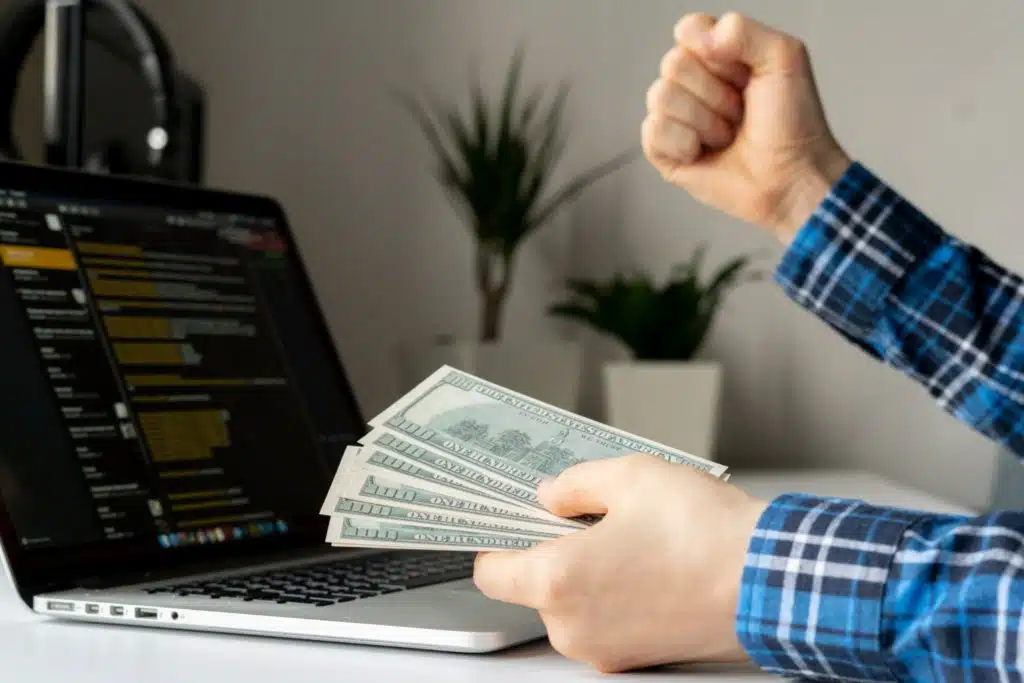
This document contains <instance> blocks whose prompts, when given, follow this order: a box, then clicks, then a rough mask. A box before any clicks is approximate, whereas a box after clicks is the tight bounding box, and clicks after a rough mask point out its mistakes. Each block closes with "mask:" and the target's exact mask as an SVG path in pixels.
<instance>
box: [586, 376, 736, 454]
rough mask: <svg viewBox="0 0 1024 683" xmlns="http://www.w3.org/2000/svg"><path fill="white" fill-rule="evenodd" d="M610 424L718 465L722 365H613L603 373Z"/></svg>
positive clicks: (606, 417)
mask: <svg viewBox="0 0 1024 683" xmlns="http://www.w3.org/2000/svg"><path fill="white" fill-rule="evenodd" d="M603 380H604V392H603V394H604V409H605V419H606V420H607V421H608V424H610V425H612V426H614V427H618V428H619V429H625V430H626V431H628V432H632V433H633V434H636V435H637V436H643V437H646V438H648V439H652V440H654V441H658V442H660V443H663V444H665V445H666V446H672V447H673V448H677V449H679V450H681V451H684V452H686V453H689V454H690V455H696V456H698V457H701V458H707V459H708V460H714V459H715V445H716V443H715V442H716V438H717V428H718V411H719V402H720V399H721V394H722V367H721V365H720V364H718V363H713V362H709V363H696V362H693V363H689V362H687V363H677V362H671V361H664V362H661V361H650V362H636V361H625V362H613V363H607V364H605V365H604V367H603Z"/></svg>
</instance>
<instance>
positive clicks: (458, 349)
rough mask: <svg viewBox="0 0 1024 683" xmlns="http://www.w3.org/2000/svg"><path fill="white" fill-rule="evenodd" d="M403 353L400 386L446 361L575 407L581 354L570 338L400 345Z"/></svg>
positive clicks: (515, 388)
mask: <svg viewBox="0 0 1024 683" xmlns="http://www.w3.org/2000/svg"><path fill="white" fill-rule="evenodd" d="M403 356H404V358H403V373H402V377H403V382H404V385H405V387H406V388H412V387H414V386H415V385H416V384H417V383H419V382H420V381H421V380H422V379H423V378H424V377H427V376H428V375H429V374H430V373H432V372H434V371H435V370H437V369H438V368H439V367H441V366H442V365H450V366H452V367H453V368H457V369H459V370H463V371H465V372H468V373H470V374H473V375H476V376H477V377H480V378H482V379H486V380H488V381H491V382H494V383H495V384H500V385H501V386H503V387H507V388H509V389H512V390H513V391H518V392H519V393H522V394H526V395H527V396H530V397H532V398H536V399H538V400H540V401H544V402H546V403H550V404H551V405H554V406H558V407H559V408H564V409H566V410H572V411H576V410H577V404H578V403H579V393H580V373H581V368H582V364H583V363H582V360H583V353H582V349H581V347H580V346H579V345H578V344H576V343H574V342H564V341H550V342H549V341H544V342H519V341H515V342H497V343H480V342H475V341H456V342H453V343H451V344H437V345H432V346H424V347H418V348H411V349H406V350H405V352H404V353H403Z"/></svg>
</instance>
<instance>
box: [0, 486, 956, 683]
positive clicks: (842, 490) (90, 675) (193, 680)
mask: <svg viewBox="0 0 1024 683" xmlns="http://www.w3.org/2000/svg"><path fill="white" fill-rule="evenodd" d="M732 481H733V483H735V484H738V485H739V486H741V487H742V488H744V489H746V490H748V491H750V492H751V493H753V494H755V495H759V496H762V497H772V496H775V495H777V494H779V493H783V492H787V491H804V492H808V493H815V494H820V495H829V496H843V497H851V498H861V499H866V500H869V501H870V502H873V503H877V504H880V505H895V506H901V507H909V508H914V509H922V510H929V511H934V512H951V513H970V512H971V511H969V510H964V509H963V508H961V507H958V506H955V505H951V504H949V503H947V502H944V501H942V500H938V499H936V498H934V497H932V496H929V495H927V494H924V493H921V492H919V491H915V490H913V489H909V488H906V487H903V486H897V485H894V484H892V483H890V482H887V481H886V480H884V479H880V478H878V477H875V476H872V475H868V474H862V473H847V472H832V473H820V472H789V473H781V472H780V473H774V474H764V473H757V474H753V473H746V474H744V473H740V472H737V473H736V474H735V475H734V476H733V478H732ZM0 578H2V579H4V580H3V581H0V590H3V591H8V584H7V582H6V577H0ZM8 592H9V591H8ZM0 671H2V673H0V679H2V680H3V681H11V683H66V681H75V682H76V683H135V682H136V681H138V682H140V683H142V682H144V683H233V682H236V681H237V682H238V683H282V682H288V683H300V682H305V681H316V682H318V683H320V682H327V681H329V682H330V683H335V682H337V683H370V682H374V683H388V682H390V681H402V682H403V683H404V682H406V681H408V682H409V683H419V682H421V681H443V682H444V683H460V682H462V681H474V682H477V681H487V683H505V682H509V683H511V682H513V681H515V682H516V683H519V682H523V681H527V680H529V681H531V683H537V682H541V681H553V682H554V681H557V682H558V683H570V682H571V681H591V680H606V679H607V678H608V677H607V676H603V675H601V674H599V673H597V672H595V671H593V670H592V669H589V668H588V667H586V666H584V665H581V664H577V663H575V662H571V661H568V660H566V659H564V658H563V657H561V656H560V655H558V653H556V652H554V651H553V650H552V649H551V648H550V647H549V646H548V645H547V643H546V642H544V641H541V642H538V643H535V644H532V645H526V646H523V647H520V648H515V649H513V650H508V651H505V652H499V653H495V654H489V655H457V654H444V653H431V652H416V651H412V650H398V649H390V648H379V647H365V646H347V645H334V644H323V643H305V642H297V641H285V640H278V639H271V638H258V637H237V636H224V635H212V634H195V633H185V632H174V631H164V630H156V629H146V628H133V627H125V626H100V625H92V624H74V623H61V622H57V621H55V620H51V619H48V618H44V617H39V616H37V615H34V614H32V613H31V612H29V611H28V609H27V608H25V607H24V606H23V605H22V604H20V603H19V602H18V601H17V600H16V598H15V597H14V596H12V595H9V594H4V593H0ZM627 675H628V676H629V677H631V678H633V677H635V678H640V679H643V680H650V679H657V680H685V681H712V680H713V681H770V680H778V679H775V678H773V677H770V676H768V675H765V674H761V673H760V672H758V671H757V670H755V669H753V668H752V667H749V666H738V667H710V666H709V667H678V668H665V669H659V670H657V671H653V672H647V671H645V672H640V673H636V674H627Z"/></svg>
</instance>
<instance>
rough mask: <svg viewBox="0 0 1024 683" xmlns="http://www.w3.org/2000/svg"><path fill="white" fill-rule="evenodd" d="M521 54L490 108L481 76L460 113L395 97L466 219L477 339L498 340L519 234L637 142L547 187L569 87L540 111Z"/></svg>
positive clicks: (539, 92)
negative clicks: (523, 89)
mask: <svg viewBox="0 0 1024 683" xmlns="http://www.w3.org/2000/svg"><path fill="white" fill-rule="evenodd" d="M522 62H523V56H522V49H521V48H520V49H519V50H517V51H516V53H515V55H514V56H513V58H512V62H511V66H510V68H509V70H508V74H507V77H506V79H505V84H504V89H503V94H502V97H501V100H500V101H499V102H498V105H497V107H496V108H497V112H496V114H495V113H494V112H493V111H492V110H493V108H494V107H493V106H492V104H491V103H490V102H489V101H488V99H487V98H486V97H485V96H484V94H483V89H482V87H481V85H480V82H479V78H477V79H476V81H475V82H474V83H473V85H472V92H471V108H470V114H469V115H468V116H467V117H465V118H463V116H462V115H461V114H460V113H459V110H458V108H457V107H445V106H442V105H440V104H438V103H436V102H434V103H433V105H432V106H431V107H428V106H426V105H424V104H423V103H421V102H420V101H419V100H418V99H417V98H415V97H412V96H409V95H408V94H403V95H402V98H401V99H402V102H403V104H404V105H405V107H406V108H407V109H408V110H409V112H410V113H411V114H412V116H413V118H414V119H415V121H416V122H417V123H418V125H419V127H420V128H421V130H422V132H423V134H424V135H425V136H426V138H427V140H428V141H429V143H430V146H431V148H432V149H433V152H434V154H435V155H436V156H437V160H438V168H437V179H438V181H439V182H440V184H441V186H442V187H443V188H444V189H445V191H446V193H447V194H448V195H449V197H450V198H452V199H453V200H454V203H455V204H456V205H457V206H458V208H460V209H461V210H462V211H463V212H464V213H466V214H468V219H469V222H471V224H472V228H473V234H474V236H475V238H476V283H477V288H478V289H479V292H480V295H481V299H482V311H481V314H482V315H481V328H480V339H481V341H494V340H497V339H498V338H499V336H500V334H501V322H502V314H503V309H504V304H505V301H506V300H507V297H508V294H509V288H510V287H511V284H512V273H513V271H514V267H515V256H516V253H517V250H518V249H519V247H520V246H521V244H522V243H523V240H525V239H526V238H527V237H529V236H530V235H531V234H533V233H534V232H535V231H536V230H537V228H539V227H540V226H542V225H544V224H545V223H547V222H548V221H550V220H551V219H552V218H553V217H554V216H555V215H556V213H557V211H558V210H559V209H560V208H562V207H563V206H565V205H566V204H567V203H568V202H570V201H571V200H573V199H575V198H576V197H577V196H578V195H579V194H580V193H582V192H583V191H584V190H585V189H587V188H588V187H589V186H590V185H592V184H593V183H594V182H595V181H597V180H598V179H600V178H602V177H604V176H606V175H608V174H609V173H611V172H613V171H615V170H616V169H618V168H620V167H621V166H623V165H624V164H625V163H627V162H628V161H629V160H631V158H633V157H634V156H636V155H637V150H633V151H629V152H625V153H623V154H620V155H618V156H616V157H614V158H613V159H611V160H609V161H606V162H605V163H603V164H600V165H598V166H596V167H594V168H591V169H590V170H588V171H586V172H585V173H582V174H580V175H578V176H576V177H575V178H573V179H572V180H570V181H569V182H567V183H566V184H565V185H563V186H562V187H560V188H559V189H558V190H554V191H552V190H549V184H550V182H551V178H552V174H553V172H554V169H555V166H556V165H557V163H558V161H559V160H560V158H561V157H562V154H563V152H564V150H565V144H566V135H565V132H564V130H563V116H564V108H565V102H566V99H567V97H568V91H569V89H568V86H567V85H566V84H565V83H564V82H563V83H562V85H561V86H560V87H559V89H558V91H557V93H556V94H555V96H554V98H553V99H552V101H551V102H550V104H549V105H548V106H547V107H546V109H544V111H543V112H542V104H541V103H542V100H543V99H544V90H543V88H537V89H535V90H533V91H532V92H531V93H530V94H529V95H528V96H527V97H525V98H524V99H522V101H520V80H521V71H522ZM429 109H433V110H434V111H433V115H431V112H430V111H429ZM446 138H447V139H446Z"/></svg>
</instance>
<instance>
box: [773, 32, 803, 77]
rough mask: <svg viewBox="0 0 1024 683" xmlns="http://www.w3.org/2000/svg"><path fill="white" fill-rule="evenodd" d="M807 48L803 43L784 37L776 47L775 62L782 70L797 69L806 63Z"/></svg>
mask: <svg viewBox="0 0 1024 683" xmlns="http://www.w3.org/2000/svg"><path fill="white" fill-rule="evenodd" d="M807 59H808V57H807V46H806V45H805V44H804V43H803V41H801V40H799V39H797V38H793V37H790V36H786V37H785V38H783V39H782V40H780V41H779V42H778V44H777V47H776V60H777V61H778V62H779V63H780V65H781V66H782V68H784V69H791V70H792V69H798V68H800V67H801V66H803V65H804V64H805V63H806V61H807Z"/></svg>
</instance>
